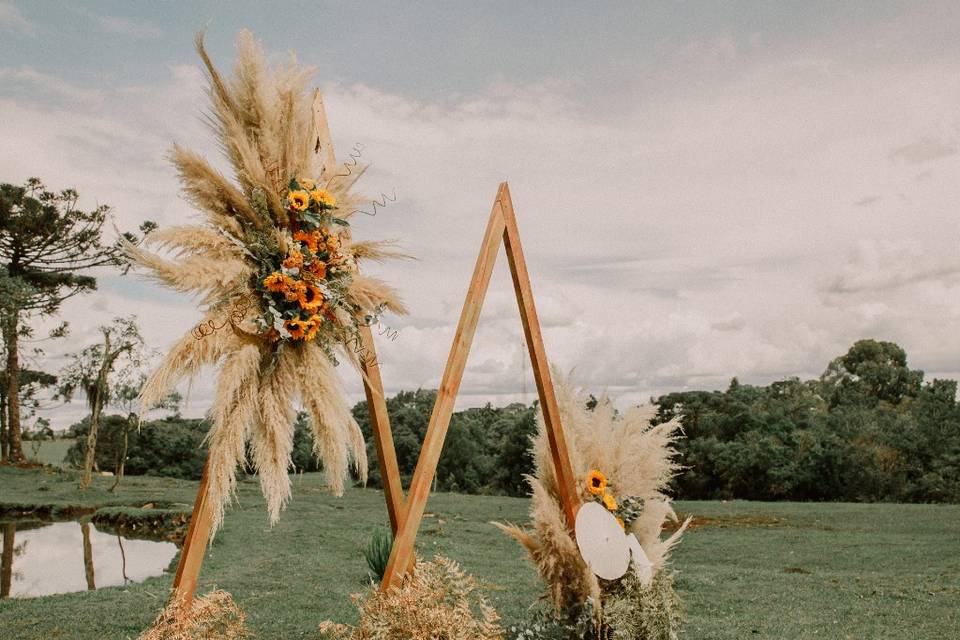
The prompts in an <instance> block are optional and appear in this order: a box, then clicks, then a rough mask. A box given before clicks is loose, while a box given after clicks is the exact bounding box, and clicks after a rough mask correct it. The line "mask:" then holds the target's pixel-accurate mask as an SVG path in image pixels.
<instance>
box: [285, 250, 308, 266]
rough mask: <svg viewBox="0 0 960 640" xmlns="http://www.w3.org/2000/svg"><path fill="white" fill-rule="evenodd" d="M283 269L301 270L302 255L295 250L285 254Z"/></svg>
mask: <svg viewBox="0 0 960 640" xmlns="http://www.w3.org/2000/svg"><path fill="white" fill-rule="evenodd" d="M283 268H284V269H302V268H303V254H302V253H300V252H299V251H297V250H296V249H294V250H292V251H291V252H290V253H288V254H287V259H286V260H284V261H283Z"/></svg>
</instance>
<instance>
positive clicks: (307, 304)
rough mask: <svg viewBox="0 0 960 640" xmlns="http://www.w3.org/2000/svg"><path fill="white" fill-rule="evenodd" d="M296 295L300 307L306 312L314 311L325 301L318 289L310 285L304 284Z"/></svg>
mask: <svg viewBox="0 0 960 640" xmlns="http://www.w3.org/2000/svg"><path fill="white" fill-rule="evenodd" d="M298 293H299V295H298V296H297V300H298V301H299V302H300V307H301V308H303V309H306V310H307V311H316V310H317V309H319V308H320V305H322V304H323V303H324V302H325V301H326V298H324V297H323V293H321V291H320V289H318V288H316V287H315V286H313V285H312V284H304V285H303V287H302V288H301V289H300V291H299V292H298Z"/></svg>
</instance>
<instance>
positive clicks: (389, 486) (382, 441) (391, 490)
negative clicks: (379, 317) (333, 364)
mask: <svg viewBox="0 0 960 640" xmlns="http://www.w3.org/2000/svg"><path fill="white" fill-rule="evenodd" d="M360 338H361V340H362V342H363V345H362V351H361V352H360V366H361V368H362V369H363V375H364V380H363V391H364V393H365V394H366V396H367V411H368V412H369V414H370V427H371V429H372V431H373V441H374V443H375V444H376V447H377V462H378V463H379V465H380V481H381V484H383V493H384V497H385V498H386V501H387V514H388V515H389V517H390V528H391V529H392V530H393V535H394V536H396V535H397V531H398V530H399V529H400V521H401V518H402V517H403V510H404V499H403V486H402V485H401V484H400V467H399V465H398V464H397V451H396V449H395V448H394V442H393V432H392V431H391V429H390V417H389V415H388V414H387V400H386V398H385V397H384V395H383V380H382V378H381V377H380V366H379V363H377V351H376V346H375V345H374V344H373V333H372V332H371V331H370V327H363V328H361V329H360Z"/></svg>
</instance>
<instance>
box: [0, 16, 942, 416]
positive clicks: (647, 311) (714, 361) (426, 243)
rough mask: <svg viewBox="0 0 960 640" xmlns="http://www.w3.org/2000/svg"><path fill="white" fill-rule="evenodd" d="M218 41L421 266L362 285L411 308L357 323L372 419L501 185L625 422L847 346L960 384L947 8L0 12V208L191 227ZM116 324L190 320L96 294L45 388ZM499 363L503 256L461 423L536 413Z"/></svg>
mask: <svg viewBox="0 0 960 640" xmlns="http://www.w3.org/2000/svg"><path fill="white" fill-rule="evenodd" d="M242 28H249V29H251V30H252V31H253V32H254V34H255V36H256V37H257V38H258V39H260V40H261V41H262V42H263V44H264V46H265V48H266V50H267V51H268V53H269V55H270V57H271V60H272V61H275V62H277V63H280V62H282V61H284V60H286V56H287V55H289V52H290V51H291V50H293V51H295V52H296V54H297V58H298V60H299V61H300V62H301V63H303V64H307V65H311V66H314V67H315V76H314V78H315V84H316V85H317V86H319V87H321V88H322V90H323V91H324V95H325V99H326V102H327V111H328V116H329V120H330V126H331V129H332V134H333V138H334V144H335V147H336V148H337V150H338V153H339V155H341V156H345V155H346V153H347V152H348V151H349V150H350V148H351V147H353V145H354V144H356V143H360V144H362V145H363V160H364V161H365V162H370V163H372V168H371V169H370V171H369V172H368V173H367V174H366V176H365V177H364V179H363V181H362V184H361V187H362V190H363V191H364V192H366V193H368V194H370V195H373V196H376V195H377V194H378V193H380V192H386V193H390V194H393V193H394V192H395V193H396V198H397V199H396V202H394V203H391V204H390V205H389V206H388V207H387V208H385V209H382V210H380V211H379V213H378V215H377V216H376V217H365V219H364V220H360V221H358V222H357V230H356V235H357V236H362V237H369V238H393V239H397V240H399V241H400V243H401V245H402V246H403V247H404V248H405V249H406V250H407V251H408V252H409V253H411V254H413V255H415V256H416V257H417V258H418V259H417V260H416V261H412V262H406V263H402V264H386V265H382V266H377V267H375V268H371V271H372V272H374V273H375V274H376V275H378V276H381V277H383V278H384V279H386V280H389V281H390V282H392V283H393V284H394V285H395V286H396V287H397V288H398V289H399V290H400V291H401V293H402V294H403V295H404V297H405V299H406V301H407V303H408V305H409V307H410V309H411V313H410V315H409V316H406V317H402V318H398V317H390V316H388V317H385V318H384V320H383V322H384V326H389V327H391V329H392V330H394V331H396V332H397V334H396V338H395V339H394V340H392V341H383V340H381V343H380V345H379V350H380V356H381V357H380V360H381V367H382V374H383V378H384V382H385V385H386V387H387V391H388V393H393V392H396V391H397V390H400V389H412V388H417V387H424V388H427V387H435V386H437V385H438V383H439V379H440V376H441V374H442V371H443V365H444V362H445V360H446V356H447V353H448V351H449V348H450V341H451V338H452V334H453V330H454V327H455V325H456V321H457V318H458V316H459V312H460V308H461V305H462V303H463V297H464V294H465V291H466V287H467V284H468V282H469V278H470V274H471V271H472V268H473V263H474V260H475V258H476V252H477V250H478V248H479V244H480V239H481V236H482V233H483V228H484V225H485V223H486V218H487V216H488V214H489V211H490V206H491V204H492V201H493V198H494V195H495V194H496V190H497V185H498V184H499V182H500V181H501V180H509V183H510V188H511V192H512V195H513V199H514V205H515V207H516V211H517V216H518V221H519V226H520V231H521V235H522V238H523V243H524V250H525V253H526V257H527V263H528V267H529V269H530V272H531V278H532V283H533V288H534V293H535V296H536V301H537V305H538V310H539V312H540V315H541V321H542V323H543V326H544V338H545V343H546V348H547V353H548V355H549V357H550V359H551V360H552V361H553V363H554V364H555V365H556V366H557V367H558V369H559V370H560V371H562V372H565V373H569V374H570V375H572V377H573V379H574V380H575V381H576V382H577V383H579V384H581V385H583V386H586V387H588V388H590V389H591V390H595V391H597V392H607V393H609V394H610V395H611V396H612V397H614V398H615V399H616V401H617V403H618V404H620V405H621V406H626V405H629V404H633V403H639V402H645V401H648V400H649V399H650V398H651V397H655V396H657V395H659V394H661V393H664V392H668V391H675V390H685V389H723V388H725V387H726V386H727V385H728V384H729V381H730V378H731V377H733V376H737V377H738V378H739V379H740V381H741V382H748V383H756V384H766V383H769V382H771V381H773V380H777V379H782V378H784V377H787V376H800V377H801V378H809V377H815V376H818V375H819V374H820V373H821V372H822V371H823V370H824V369H825V368H826V366H827V363H828V362H829V361H830V360H831V359H832V358H834V357H836V356H838V355H840V354H842V353H844V352H845V351H846V349H847V348H849V346H850V345H851V344H852V343H853V342H854V341H855V340H858V339H861V338H876V339H882V340H892V341H895V342H897V343H898V344H900V345H902V346H903V347H904V348H905V349H906V350H907V353H908V355H909V360H910V364H911V366H912V367H915V368H920V369H923V370H924V371H925V372H926V373H927V378H928V379H931V378H933V377H953V378H958V377H960V339H958V333H960V331H958V330H960V252H958V249H960V224H958V222H957V216H956V204H955V203H956V202H957V201H958V195H960V180H958V170H960V111H958V110H957V105H958V104H960V5H957V4H956V3H952V2H942V3H940V2H926V3H902V2H860V3H858V2H846V3H832V2H827V3H819V2H787V3H773V2H723V3H719V2H718V3H713V2H709V3H708V2H658V3H635V2H629V3H582V2H570V3H537V2H533V3H514V2H483V3H471V4H467V3H415V4H407V3H404V4H401V3H341V2H335V3H327V2H309V3H307V2H302V3H298V2H279V1H277V2H271V3H255V2H234V3H222V2H190V3H187V2H153V3H146V2H88V3H74V2H69V3H68V2H47V1H43V0H38V1H33V2H0V151H2V153H0V181H4V182H12V183H19V182H22V181H23V180H25V179H26V178H28V177H30V176H39V177H41V178H42V179H43V180H44V181H45V182H46V183H47V184H48V186H50V187H53V188H56V189H60V188H65V187H74V188H76V189H77V190H78V191H79V192H80V194H81V203H84V204H86V205H87V206H95V205H97V204H102V203H105V204H109V205H110V206H111V207H112V208H113V212H114V217H115V221H116V224H117V225H118V227H120V228H121V229H133V228H136V227H137V226H138V225H139V223H140V222H141V221H142V220H145V219H150V220H155V221H157V222H158V223H160V224H161V225H172V224H182V223H184V222H185V221H187V220H189V219H190V217H191V216H193V215H194V214H193V213H192V211H191V209H190V207H189V205H188V204H187V203H186V202H185V201H184V199H183V198H182V197H181V196H180V194H179V191H178V184H177V180H176V178H175V175H174V172H173V170H172V168H171V166H170V165H169V163H168V161H167V159H166V154H167V152H168V151H169V149H170V147H171V145H172V144H173V143H174V142H177V143H180V144H182V145H184V146H187V147H190V148H192V149H195V150H197V151H199V152H201V153H203V154H204V155H206V156H207V157H209V158H210V159H211V160H213V161H214V162H215V163H217V164H218V166H221V167H224V168H225V165H224V163H223V161H222V160H220V159H219V157H218V154H219V152H218V149H217V147H216V144H215V143H214V142H213V140H212V139H211V135H210V133H209V131H208V130H207V129H206V127H205V125H204V124H203V120H202V118H203V114H204V110H205V108H206V101H205V100H206V98H205V94H204V82H203V75H202V73H201V71H200V68H199V67H198V59H197V57H196V54H195V52H194V50H193V37H194V34H195V32H196V31H198V30H200V29H206V33H207V42H208V47H209V49H210V52H211V55H212V57H213V59H214V60H215V62H216V63H217V64H218V66H219V67H220V68H221V69H225V70H226V69H229V68H231V67H232V64H233V60H234V53H235V50H234V47H233V42H234V39H235V37H236V33H237V31H238V30H239V29H242ZM131 313H135V314H137V316H138V318H139V320H140V323H141V326H142V329H143V333H144V335H145V337H146V339H147V342H148V344H149V345H150V347H151V348H152V349H154V350H156V351H157V352H158V353H159V352H161V351H163V350H164V349H165V348H166V347H167V346H169V345H170V344H171V343H172V341H173V340H174V339H175V338H176V337H177V336H179V335H180V334H182V333H185V332H186V331H188V330H189V328H190V327H191V326H192V325H193V324H194V323H195V322H196V321H197V319H198V318H199V311H198V309H197V302H196V300H192V299H190V298H187V297H184V296H182V295H179V294H175V293H171V292H169V291H166V290H164V289H161V288H159V287H157V286H155V285H152V284H150V283H148V282H146V281H145V280H144V279H142V278H140V277H138V276H136V275H130V276H125V277H122V276H118V275H113V274H109V273H107V274H103V275H102V277H101V278H100V281H99V289H98V291H97V292H96V293H94V294H91V295H88V296H85V297H83V298H78V299H74V300H71V301H70V302H69V303H68V304H67V305H66V306H65V307H64V308H63V312H62V317H63V319H66V320H69V322H70V324H71V338H70V339H69V340H66V341H60V342H55V343H49V344H45V345H44V346H45V348H46V349H47V351H48V354H49V355H50V358H49V359H47V360H46V361H45V362H44V363H43V364H44V366H45V367H46V368H48V369H50V368H54V369H55V368H56V367H57V366H59V364H58V363H62V362H63V356H64V354H66V353H68V352H70V351H75V350H77V349H79V348H81V347H82V346H84V345H86V344H90V343H92V342H93V341H95V340H96V338H97V327H98V326H99V325H100V324H103V323H105V322H108V321H109V320H110V319H111V318H112V317H114V316H117V315H127V314H131ZM525 357H526V356H525V351H524V343H523V338H522V333H521V327H520V322H519V316H518V313H517V310H516V303H515V301H514V299H513V293H512V287H511V285H510V281H509V273H508V271H507V269H506V261H505V259H504V258H503V256H502V255H501V258H500V260H499V262H498V265H497V268H496V270H495V272H494V277H493V281H492V284H491V288H490V291H489V293H488V296H487V301H486V305H485V307H484V311H483V315H482V317H481V321H480V329H479V331H478V335H477V338H476V340H475V342H474V348H473V351H472V353H471V357H470V360H469V362H468V367H467V372H466V375H465V377H464V380H463V386H462V389H461V397H460V401H459V402H460V406H472V405H478V404H483V403H486V402H492V403H494V404H505V403H507V402H511V401H516V400H520V401H527V402H529V401H532V400H533V399H534V398H535V395H536V394H535V388H534V386H533V382H532V376H531V374H530V367H529V365H528V364H526V363H525V361H524V358H525ZM210 373H212V372H210ZM344 374H345V375H344V379H345V382H346V383H347V387H348V389H349V392H350V393H351V394H352V397H354V398H355V399H360V397H361V395H362V394H361V388H360V386H359V382H358V381H357V380H356V379H354V376H352V375H351V372H349V371H345V372H344ZM210 379H211V376H210V375H206V374H205V375H203V376H201V377H200V379H198V380H196V381H194V383H193V384H192V385H191V386H190V387H189V390H188V389H187V387H186V386H184V387H183V390H184V392H185V393H186V392H188V402H187V405H186V407H185V408H184V413H185V414H186V415H196V416H199V415H202V413H203V412H204V411H205V409H206V408H207V406H208V405H209V401H210V395H211V384H210ZM83 413H84V408H83V406H82V405H80V404H79V403H74V404H73V405H69V406H66V407H63V406H56V407H53V408H52V409H51V410H50V411H49V412H48V417H50V418H52V419H53V421H54V424H55V425H56V426H65V425H66V424H69V423H70V422H72V421H74V420H75V419H77V418H79V417H80V416H81V415H82V414H83Z"/></svg>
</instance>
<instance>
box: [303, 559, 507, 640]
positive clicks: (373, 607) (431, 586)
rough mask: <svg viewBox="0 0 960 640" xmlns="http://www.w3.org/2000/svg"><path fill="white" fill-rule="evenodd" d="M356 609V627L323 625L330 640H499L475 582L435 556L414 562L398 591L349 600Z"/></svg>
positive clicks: (494, 621)
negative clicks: (358, 619) (414, 564)
mask: <svg viewBox="0 0 960 640" xmlns="http://www.w3.org/2000/svg"><path fill="white" fill-rule="evenodd" d="M354 599H355V601H356V602H357V604H358V607H359V608H360V622H359V623H358V625H357V626H356V627H349V626H347V625H342V624H335V623H333V622H329V621H327V622H324V623H323V624H321V625H320V632H321V635H322V637H324V638H328V639H330V640H408V639H410V640H412V639H414V638H416V639H417V640H420V639H423V640H502V638H503V629H501V627H500V625H499V617H498V616H497V614H496V612H495V611H494V610H493V608H492V607H490V605H488V604H487V600H486V598H484V596H483V594H482V593H481V592H480V591H479V588H478V586H477V582H476V580H475V579H474V578H473V577H472V576H469V575H467V574H465V573H464V572H463V570H461V569H460V567H459V566H458V565H457V563H456V562H454V561H452V560H449V559H447V558H443V557H441V556H437V557H436V558H435V559H434V560H433V562H418V563H417V566H416V570H415V571H414V572H413V574H412V575H409V576H407V577H406V578H404V581H403V583H401V585H400V586H399V587H394V588H392V589H390V590H388V591H386V592H381V591H379V590H374V591H372V592H371V593H369V594H368V595H367V596H366V597H365V598H361V597H359V596H355V597H354Z"/></svg>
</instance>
